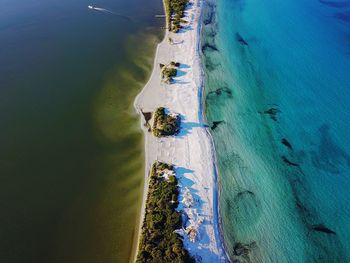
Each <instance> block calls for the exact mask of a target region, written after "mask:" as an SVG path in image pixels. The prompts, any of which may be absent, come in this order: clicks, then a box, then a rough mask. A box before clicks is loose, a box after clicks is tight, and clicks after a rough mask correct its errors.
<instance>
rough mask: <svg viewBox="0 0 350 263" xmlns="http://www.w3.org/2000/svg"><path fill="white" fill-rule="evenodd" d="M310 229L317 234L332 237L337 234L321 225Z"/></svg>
mask: <svg viewBox="0 0 350 263" xmlns="http://www.w3.org/2000/svg"><path fill="white" fill-rule="evenodd" d="M312 229H313V230H315V231H318V232H322V233H325V234H333V235H336V234H337V233H335V232H334V231H333V230H331V229H329V228H328V227H326V226H324V225H322V224H319V225H313V226H312Z"/></svg>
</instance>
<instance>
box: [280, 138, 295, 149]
mask: <svg viewBox="0 0 350 263" xmlns="http://www.w3.org/2000/svg"><path fill="white" fill-rule="evenodd" d="M281 143H282V144H283V145H284V146H286V147H287V148H288V149H289V150H291V151H292V150H293V147H292V145H291V144H290V142H289V141H288V140H287V139H286V138H283V139H282V140H281Z"/></svg>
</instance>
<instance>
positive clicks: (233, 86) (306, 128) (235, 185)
mask: <svg viewBox="0 0 350 263" xmlns="http://www.w3.org/2000/svg"><path fill="white" fill-rule="evenodd" d="M216 4H217V5H214V4H210V5H208V6H207V10H206V11H205V15H204V20H203V23H204V25H203V32H202V34H203V38H202V50H203V54H204V63H205V66H206V69H205V71H206V92H205V93H206V107H207V108H206V111H207V118H208V121H209V122H212V121H224V122H222V123H220V124H219V125H218V127H217V128H216V129H215V130H214V131H213V132H212V133H213V136H214V141H215V145H216V148H217V155H218V156H217V157H218V164H219V165H218V166H219V173H220V183H221V197H220V205H221V216H222V227H223V233H224V240H225V245H226V247H227V250H228V253H229V255H230V257H231V258H232V259H236V260H238V261H239V262H350V252H349V251H350V243H349V241H348V240H349V239H350V226H349V223H348V222H350V202H349V201H350V193H349V191H348V189H349V187H350V169H349V168H350V136H349V133H348V131H349V130H350V107H349V102H350V100H349V96H350V1H345V0H344V1H338V2H337V1H316V0H313V1H310V0H298V1H293V0H285V1H277V0H270V1H266V0H249V1H248V0H246V1H244V0H219V1H218V2H217V3H216Z"/></svg>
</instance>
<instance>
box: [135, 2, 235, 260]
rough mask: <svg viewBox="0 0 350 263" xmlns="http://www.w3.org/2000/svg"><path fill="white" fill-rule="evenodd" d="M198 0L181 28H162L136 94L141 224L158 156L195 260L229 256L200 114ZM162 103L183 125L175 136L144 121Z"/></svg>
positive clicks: (210, 148)
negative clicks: (166, 78)
mask: <svg viewBox="0 0 350 263" xmlns="http://www.w3.org/2000/svg"><path fill="white" fill-rule="evenodd" d="M201 5H202V3H201V1H200V0H192V1H190V4H189V5H188V7H187V8H186V12H185V17H184V19H185V20H186V21H187V23H186V24H185V26H184V28H182V29H181V30H180V31H179V32H178V33H172V32H168V31H167V32H166V34H165V37H164V39H163V41H162V42H161V43H160V44H159V45H158V46H157V50H156V56H155V61H154V66H153V71H152V74H151V77H150V80H149V81H148V83H147V84H146V86H145V87H144V88H143V90H142V91H141V92H140V94H139V95H138V96H137V97H136V99H135V108H136V110H137V112H138V113H139V114H140V116H141V122H142V123H141V127H142V129H143V131H144V135H145V159H146V160H145V186H144V194H143V202H142V212H141V220H140V228H141V226H142V222H143V220H144V211H145V202H146V198H147V189H148V181H149V180H148V178H149V171H150V168H151V166H152V164H153V163H154V162H155V161H157V160H158V161H162V162H166V163H169V164H173V165H175V171H176V176H177V178H178V181H179V190H180V195H179V201H180V204H179V207H178V209H179V210H181V211H182V212H183V215H184V217H185V218H187V220H184V221H186V225H185V228H186V229H187V231H186V229H182V230H179V232H180V234H182V235H183V237H184V239H183V241H184V247H185V248H186V249H187V250H188V251H189V253H190V254H191V255H192V256H193V257H194V258H195V259H196V261H200V260H201V261H200V262H227V261H228V260H227V257H226V254H225V251H224V249H223V245H222V242H221V239H220V231H219V216H218V203H217V199H218V196H217V195H218V193H217V192H218V191H217V187H218V185H217V184H216V183H217V182H216V166H215V151H214V147H213V143H212V139H211V136H210V133H209V131H208V127H207V125H206V124H205V122H204V117H203V106H202V89H203V83H202V81H203V77H202V68H201V61H200V54H199V52H200V19H201V10H202V8H201ZM169 38H170V39H171V41H169ZM171 61H174V62H179V63H180V66H179V68H178V71H177V76H176V77H174V79H173V81H172V83H171V84H169V83H164V82H162V81H161V69H160V66H159V65H160V64H168V63H170V62H171ZM160 106H161V107H165V108H166V109H168V110H170V111H171V112H175V113H177V114H180V116H181V130H180V133H179V134H178V135H177V136H171V137H162V138H156V137H154V136H153V135H152V133H150V132H149V131H148V129H147V128H145V127H144V122H145V120H144V116H143V114H142V112H154V110H155V109H156V108H157V107H160ZM189 197H190V198H189ZM189 199H190V200H192V201H191V204H189V203H188V200H189ZM189 229H195V230H196V233H197V235H196V238H195V240H194V241H191V240H190V237H189V236H188V235H187V234H186V232H188V231H189ZM140 234H141V230H139V235H140ZM135 255H137V253H135Z"/></svg>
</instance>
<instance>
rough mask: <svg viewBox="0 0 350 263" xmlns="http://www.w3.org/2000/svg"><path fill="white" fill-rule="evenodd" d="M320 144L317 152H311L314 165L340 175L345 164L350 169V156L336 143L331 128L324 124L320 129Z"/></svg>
mask: <svg viewBox="0 0 350 263" xmlns="http://www.w3.org/2000/svg"><path fill="white" fill-rule="evenodd" d="M319 132H320V144H319V146H318V149H317V151H314V152H311V154H312V163H313V165H314V166H315V167H316V168H318V169H321V170H324V171H326V172H330V173H333V174H338V173H340V172H341V171H342V170H343V169H344V164H345V165H347V166H348V167H350V155H349V154H348V153H347V152H345V151H344V150H343V149H342V148H341V147H340V146H339V145H337V144H336V143H335V141H334V140H333V138H332V136H331V133H330V126H329V125H328V124H324V125H322V126H321V127H320V128H319Z"/></svg>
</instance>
